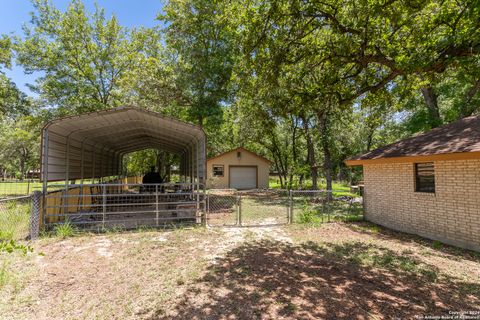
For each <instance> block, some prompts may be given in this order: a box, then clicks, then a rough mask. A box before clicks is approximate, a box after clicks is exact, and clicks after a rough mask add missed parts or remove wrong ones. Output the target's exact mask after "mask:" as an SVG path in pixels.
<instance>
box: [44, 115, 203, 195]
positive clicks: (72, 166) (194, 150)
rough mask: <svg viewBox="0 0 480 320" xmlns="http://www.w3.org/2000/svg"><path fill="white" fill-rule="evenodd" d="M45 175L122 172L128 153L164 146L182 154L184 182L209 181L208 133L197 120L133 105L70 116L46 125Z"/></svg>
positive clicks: (73, 176) (72, 176)
mask: <svg viewBox="0 0 480 320" xmlns="http://www.w3.org/2000/svg"><path fill="white" fill-rule="evenodd" d="M41 141H42V147H41V179H42V181H43V191H44V194H45V193H46V192H47V186H48V182H50V181H65V185H66V186H67V185H68V184H69V182H70V181H72V180H80V181H82V184H83V180H84V179H97V178H101V177H108V176H119V175H122V172H121V171H122V165H121V164H122V158H123V156H124V155H125V154H127V153H130V152H133V151H138V150H143V149H149V148H153V149H160V150H165V151H168V152H171V153H174V154H178V155H179V156H180V173H181V176H182V179H183V181H184V182H190V183H192V184H195V185H196V189H197V190H198V191H199V190H201V189H203V188H204V186H205V177H206V136H205V132H204V131H203V129H202V128H201V127H199V126H196V125H192V124H189V123H185V122H182V121H179V120H176V119H173V118H169V117H166V116H163V115H161V114H159V113H157V112H152V111H148V110H146V109H141V108H137V107H133V106H124V107H118V108H114V109H109V110H104V111H98V112H93V113H87V114H83V115H79V116H72V117H66V118H61V119H56V120H53V121H51V122H49V123H47V124H46V125H45V126H44V127H43V129H42V140H41Z"/></svg>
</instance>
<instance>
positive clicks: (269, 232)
mask: <svg viewBox="0 0 480 320" xmlns="http://www.w3.org/2000/svg"><path fill="white" fill-rule="evenodd" d="M0 259H1V260H0V318H2V319H3V318H4V319H31V318H35V319H392V318H399V319H411V318H414V317H415V316H419V315H441V314H448V312H451V311H454V312H456V311H475V310H478V311H480V307H479V306H480V254H478V253H473V252H469V251H464V250H460V249H456V248H452V247H448V246H443V245H440V244H438V243H435V242H431V241H427V240H423V239H421V238H418V237H414V236H409V235H405V234H401V233H396V232H393V231H388V230H385V229H382V228H379V227H377V226H373V225H370V224H367V223H349V224H343V223H330V224H323V225H320V226H310V227H309V226H304V225H289V226H277V227H251V228H233V227H232V228H212V229H204V228H190V229H178V230H170V231H145V230H144V231H136V232H127V233H109V234H93V235H91V234H86V235H85V234H84V235H79V236H75V237H73V238H69V239H65V240H60V239H57V238H47V239H43V240H40V241H37V242H36V243H35V244H34V252H33V253H29V254H27V255H26V256H24V255H22V254H20V253H14V254H0Z"/></svg>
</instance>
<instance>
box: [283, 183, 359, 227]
mask: <svg viewBox="0 0 480 320" xmlns="http://www.w3.org/2000/svg"><path fill="white" fill-rule="evenodd" d="M290 196H291V203H290V207H291V217H292V222H297V223H310V222H320V223H322V222H333V221H345V222H348V221H358V220H362V219H363V199H362V198H361V197H359V196H353V195H348V194H346V193H345V192H344V191H335V190H332V191H326V190H292V191H291V192H290Z"/></svg>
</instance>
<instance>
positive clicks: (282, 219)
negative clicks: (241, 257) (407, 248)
mask: <svg viewBox="0 0 480 320" xmlns="http://www.w3.org/2000/svg"><path fill="white" fill-rule="evenodd" d="M362 219H363V201H362V198H361V197H360V196H358V195H355V194H350V193H348V192H345V191H343V190H333V191H326V190H280V189H266V190H246V191H238V190H235V189H226V190H209V192H208V194H207V223H208V225H210V226H233V225H235V226H257V225H278V224H286V223H317V222H318V223H323V222H334V221H345V222H347V221H358V220H362Z"/></svg>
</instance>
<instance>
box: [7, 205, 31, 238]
mask: <svg viewBox="0 0 480 320" xmlns="http://www.w3.org/2000/svg"><path fill="white" fill-rule="evenodd" d="M30 212H31V197H30V196H23V197H15V198H9V199H0V241H9V240H23V239H26V238H28V237H29V234H30Z"/></svg>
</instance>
